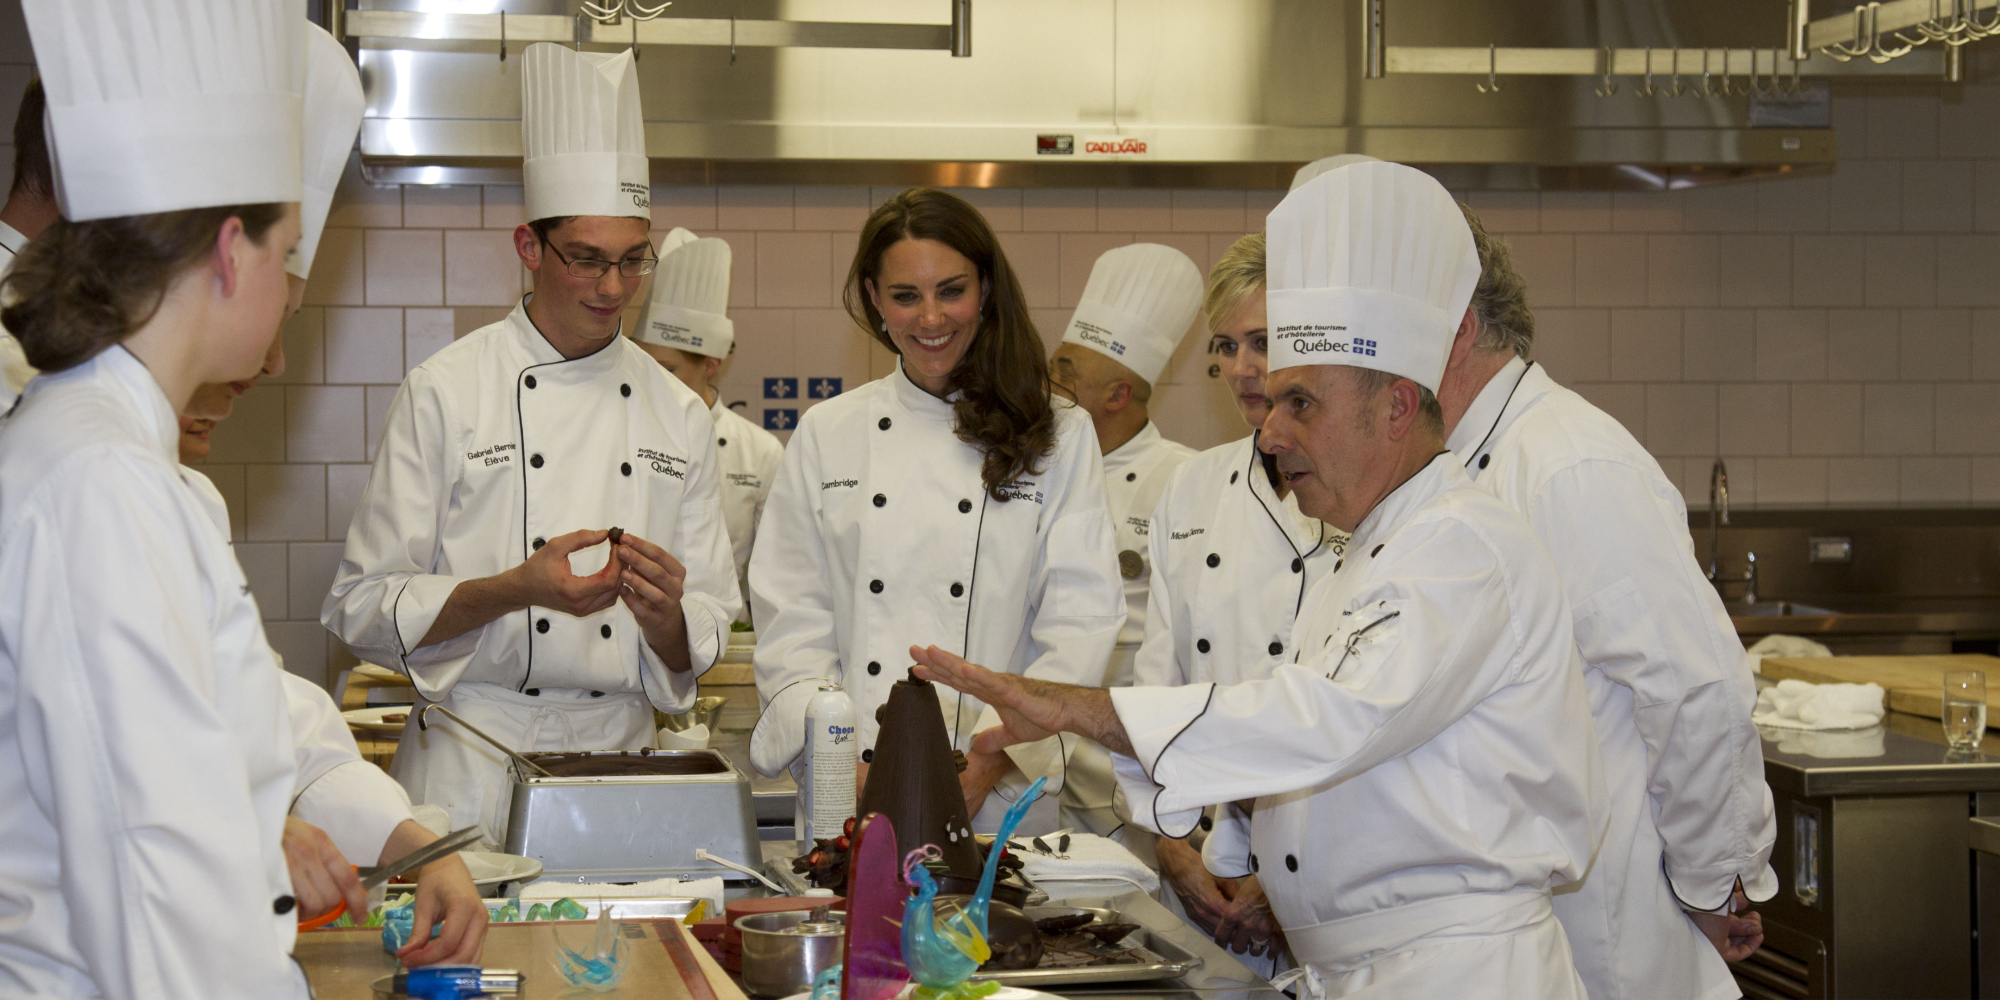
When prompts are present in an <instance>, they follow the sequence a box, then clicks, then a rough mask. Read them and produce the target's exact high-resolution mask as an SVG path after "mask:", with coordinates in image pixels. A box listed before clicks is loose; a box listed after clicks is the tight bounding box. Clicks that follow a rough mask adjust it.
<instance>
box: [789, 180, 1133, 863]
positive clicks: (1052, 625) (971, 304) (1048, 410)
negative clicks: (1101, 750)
mask: <svg viewBox="0 0 2000 1000" xmlns="http://www.w3.org/2000/svg"><path fill="white" fill-rule="evenodd" d="M859 243H860V245H859V246H858V247H857V248H856V251H855V256H854V264H853V266H852V267H851V268H850V270H849V272H848V281H847V290H846V303H847V309H848V312H849V314H850V315H852V316H853V317H854V319H855V322H856V323H858V324H860V325H861V326H862V327H863V328H864V329H866V330H867V331H868V332H869V334H870V335H872V336H873V337H874V338H875V339H876V340H877V341H879V342H880V343H881V344H882V345H883V346H884V347H887V348H888V349H889V350H890V351H892V352H894V353H895V354H896V355H898V357H899V361H898V364H897V366H896V370H895V371H894V372H892V373H890V374H889V375H887V376H886V377H884V378H881V379H877V380H875V381H873V382H870V383H868V384H867V385H864V386H862V387H860V388H859V389H856V390H855V391H853V392H850V393H847V394H846V395H843V396H840V397H838V398H836V399H833V400H830V401H828V402H825V403H822V404H820V405H819V406H816V407H814V408H813V409H811V410H809V411H807V413H806V415H805V417H804V419H802V420H801V421H800V422H799V427H798V429H797V430H796V431H795V432H793V435H792V440H791V443H790V445H789V446H787V448H786V449H785V463H784V466H783V468H782V469H781V470H780V472H779V474H778V481H777V484H776V485H775V486H774V487H773V488H772V491H771V499H770V502H769V504H768V505H767V506H766V508H765V512H764V523H763V528H762V529H761V531H762V533H761V534H760V535H759V536H758V545H757V550H756V553H755V554H754V555H753V556H752V557H751V560H750V597H751V602H752V606H753V608H754V610H755V612H756V621H757V632H758V644H757V654H756V665H757V690H758V698H759V701H760V702H762V704H763V708H764V712H763V715H762V717H761V718H760V719H759V720H758V723H757V730H756V733H755V735H754V736H753V737H752V744H751V745H752V751H751V752H752V759H753V762H754V763H755V764H756V766H757V768H758V769H759V770H761V771H763V772H765V773H766V774H776V773H778V772H779V771H781V770H784V769H785V768H787V767H803V762H802V758H801V755H800V751H801V749H802V748H803V742H804V735H805V732H804V721H805V720H804V716H805V708H806V703H807V701H809V700H810V699H811V697H812V696H813V694H814V693H815V692H816V691H817V690H818V686H819V682H821V681H826V680H832V681H836V682H838V683H840V684H841V685H842V686H843V687H844V688H846V689H847V691H848V693H849V694H850V695H851V696H852V697H853V699H854V705H855V710H856V716H857V719H858V722H859V730H858V732H857V733H856V736H857V739H858V742H859V746H860V747H861V748H862V751H861V759H862V761H863V764H862V769H863V773H864V775H865V773H866V768H867V763H868V762H869V761H871V760H872V759H873V757H874V752H875V747H874V744H875V736H876V721H875V709H876V707H877V706H879V705H881V704H882V703H883V702H884V701H885V700H886V699H887V697H888V694H889V687H890V685H891V684H892V683H894V682H895V681H897V680H900V679H902V677H903V676H904V673H905V671H906V669H907V668H908V667H909V666H910V662H911V661H910V655H909V649H910V647H911V646H912V645H929V644H932V643H936V644H938V645H941V646H944V647H946V648H949V649H952V650H954V651H959V650H979V651H980V652H981V653H983V654H984V655H986V656H988V657H989V659H988V660H983V661H980V662H991V663H999V664H1006V665H1007V668H1008V669H1011V670H1013V671H1014V672H1017V673H1026V674H1029V675H1032V676H1036V677H1045V678H1048V679H1050V680H1060V681H1067V682H1069V683H1078V684H1097V683H1100V682H1101V680H1102V675H1103V671H1104V663H1105V660H1106V658H1107V657H1108V656H1109V655H1110V653H1111V647H1112V644H1113V643H1114V642H1115V641H1116V640H1117V636H1118V628H1119V626H1120V624H1121V623H1122V622H1123V620H1124V597H1123V593H1124V592H1123V589H1122V588H1121V585H1120V582H1119V576H1118V567H1117V562H1116V559H1115V557H1114V555H1113V551H1112V532H1111V522H1110V516H1109V514H1108V513H1107V511H1106V507H1105V502H1104V483H1103V472H1102V468H1103V466H1102V464H1101V461H1100V459H1099V456H1098V448H1097V437H1096V434H1095V432H1094V431H1092V430H1091V424H1090V418H1089V417H1088V416H1087V415H1085V414H1084V413H1083V411H1081V410H1078V409H1076V408H1075V407H1074V406H1072V405H1070V404H1069V403H1067V402H1065V401H1063V400H1061V399H1054V400H1052V399H1051V398H1050V395H1049V380H1048V365H1047V361H1046V360H1045V358H1044V348H1043V345H1042V341H1041V338H1040V337H1039V336H1038V335H1037V334H1036V332H1035V327H1034V323H1033V322H1032V321H1031V320H1030V319H1029V317H1028V308H1027V298H1026V296H1025V295H1023V294H1022V291H1021V287H1020V283H1019V281H1018V280H1017V279H1016V277H1015V275H1014V271H1013V268H1012V267H1010V266H1009V265H1008V263H1007V257H1006V254H1005V253H1003V252H1002V251H1001V249H1000V244H999V241H998V240H997V239H995V238H994V236H993V230H992V228H991V227H989V226H988V225H987V224H986V220H985V219H984V218H982V217H981V216H980V215H979V212H978V210H977V209H975V208H973V207H972V206H971V205H969V204H967V203H966V202H965V201H964V200H962V199H960V198H957V197H955V196H953V195H950V194H947V193H945V192H942V191H934V190H927V189H912V190H909V191H904V192H903V193H901V194H898V195H896V196H895V197H893V198H890V199H889V200H888V201H886V202H884V203H883V204H882V205H881V206H880V207H878V208H876V209H875V212H874V214H872V215H871V216H869V219H868V223H867V225H865V226H864V227H863V228H862V231H861V239H860V241H859ZM940 708H941V710H942V711H943V712H944V715H945V722H946V728H947V729H948V730H949V731H950V733H951V736H952V741H953V745H954V746H955V747H956V748H957V749H960V750H965V751H967V752H968V756H969V757H970V762H969V766H968V767H967V768H966V770H965V771H964V772H963V773H962V774H961V775H960V783H961V785H962V787H963V789H964V791H965V795H966V802H967V805H968V807H969V809H970V811H972V812H973V813H975V816H974V820H973V825H974V828H975V829H976V830H988V831H990V830H991V829H992V827H993V826H994V825H997V823H998V820H999V814H1000V813H1001V812H1002V811H1004V808H1005V806H1006V805H1007V802H1004V801H995V802H994V803H993V804H992V806H991V807H990V808H986V809H985V811H984V813H983V814H980V813H981V807H982V805H984V804H985V803H986V802H987V798H988V793H989V792H991V791H993V790H994V789H995V788H996V787H997V788H999V789H1000V791H1001V794H1000V795H999V796H997V797H996V798H997V799H1012V798H1016V797H1018V795H1019V792H1020V791H1021V790H1022V789H1024V788H1025V787H1026V784H1027V782H1028V781H1032V780H1033V779H1034V778H1036V777H1039V776H1043V775H1047V776H1049V788H1048V795H1047V796H1046V797H1045V799H1044V800H1043V805H1042V806H1040V807H1038V809H1037V811H1036V812H1034V813H1031V814H1030V817H1029V820H1028V822H1027V824H1025V825H1024V826H1023V827H1022V830H1023V832H1028V833H1032V832H1035V830H1034V827H1035V825H1036V823H1037V821H1038V820H1040V821H1041V822H1043V823H1047V824H1050V825H1052V823H1053V820H1054V817H1055V806H1054V801H1055V793H1056V792H1058V791H1059V790H1060V788H1061V781H1062V772H1063V755H1064V749H1065V748H1064V746H1063V745H1062V744H1060V743H1059V742H1057V741H1055V740H1050V741H1049V742H1047V743H1046V744H1038V745H1035V746H1030V747H1016V748H1013V749H1012V750H1011V751H1010V752H1009V753H1007V754H1000V753H996V754H991V755H985V754H976V753H971V752H970V751H971V741H972V734H973V733H974V732H976V731H978V730H979V729H984V728H987V727H989V726H992V725H995V724H997V722H996V720H995V719H994V718H992V717H991V713H990V712H987V711H986V710H985V707H984V706H982V705H980V704H979V703H977V702H976V701H974V700H972V699H969V698H961V697H960V696H958V695H956V694H951V695H950V696H949V697H948V698H947V699H945V700H943V701H942V702H941V704H940ZM982 712H985V713H986V715H987V717H986V718H984V719H982V718H981V715H982ZM1010 756H1011V760H1010V759H1009V757H1010ZM1043 813H1046V816H1045V817H1044V816H1043V815H1042V814H1043Z"/></svg>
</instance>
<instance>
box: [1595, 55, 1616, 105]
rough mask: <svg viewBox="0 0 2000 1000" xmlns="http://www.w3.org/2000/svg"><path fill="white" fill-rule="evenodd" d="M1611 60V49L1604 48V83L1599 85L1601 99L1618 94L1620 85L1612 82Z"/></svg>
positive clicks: (1598, 90) (1598, 92) (1598, 93)
mask: <svg viewBox="0 0 2000 1000" xmlns="http://www.w3.org/2000/svg"><path fill="white" fill-rule="evenodd" d="M1611 58H1612V52H1611V47H1610V46H1608V45H1607V46H1605V47H1604V82H1602V83H1600V84H1598V85H1597V96H1599V97H1610V96H1611V95H1612V94H1615V93H1617V92H1618V85H1617V84H1615V83H1613V82H1611Z"/></svg>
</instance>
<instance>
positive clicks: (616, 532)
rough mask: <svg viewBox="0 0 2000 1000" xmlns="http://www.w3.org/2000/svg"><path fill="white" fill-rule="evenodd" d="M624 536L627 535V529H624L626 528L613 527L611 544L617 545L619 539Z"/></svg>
mask: <svg viewBox="0 0 2000 1000" xmlns="http://www.w3.org/2000/svg"><path fill="white" fill-rule="evenodd" d="M623 537H625V529H624V528H613V529H611V544H613V545H616V544H618V540H619V539H620V538H623Z"/></svg>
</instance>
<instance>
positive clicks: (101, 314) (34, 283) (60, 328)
mask: <svg viewBox="0 0 2000 1000" xmlns="http://www.w3.org/2000/svg"><path fill="white" fill-rule="evenodd" d="M284 214H285V206H284V205H282V204H279V203H276V202H270V203H266V204H261V205H225V206H221V207H217V208H191V209H185V210H183V211H178V212H159V213H155V214H152V215H125V216H119V217H117V218H111V219H93V220H91V221H89V222H65V221H58V222H56V224H55V225H52V226H50V227H49V228H48V229H47V230H46V231H45V232H43V233H42V234H41V235H40V236H37V237H35V238H34V239H32V240H30V241H28V246H27V249H25V250H22V251H21V255H20V256H19V257H16V258H14V269H13V270H12V271H10V272H8V274H7V279H6V282H5V283H4V284H0V301H5V300H7V299H12V300H13V304H12V305H9V306H8V307H7V308H6V309H5V310H0V324H5V325H6V327H7V330H8V331H9V332H10V333H12V334H13V335H14V336H15V337H16V338H17V339H19V340H20V342H21V350H22V351H23V353H25V354H27V356H28V363H29V364H31V365H34V366H35V367H36V368H38V369H40V370H42V371H45V372H59V371H62V370H63V369H65V368H74V367H76V366H77V365H80V364H82V363H84V362H85V361H89V360H90V359H91V358H93V357H96V356H97V354H98V352H100V351H102V350H104V349H105V348H107V347H110V346H112V345H113V344H116V343H118V342H119V341H121V340H124V339H125V338H126V337H129V336H131V335H132V334H133V333H135V332H137V331H138V329H139V328H140V327H142V326H145V325H146V323H147V322H148V321H149V320H151V319H152V318H153V314H154V313H155V312H158V311H159V308H160V302H161V300H162V299H164V298H165V297H166V294H167V289H168V287H169V286H170V285H172V284H173V282H174V279H176V278H178V277H180V276H181V273H182V272H184V271H186V270H187V269H188V268H191V267H194V266H195V265H196V264H198V263H200V262H201V260H203V259H204V258H206V257H207V256H208V255H209V254H210V253H211V252H212V251H214V249H215V236H216V234H217V233H218V232H220V231H221V229H222V225H223V223H225V222H228V221H229V220H230V219H231V218H232V217H234V218H239V219H242V220H243V232H244V233H245V235H247V236H249V237H250V238H251V239H252V240H255V241H257V242H258V243H259V244H261V243H263V241H264V237H265V236H266V235H267V234H269V233H270V231H271V227H272V226H274V225H276V224H277V222H278V220H279V219H281V218H284Z"/></svg>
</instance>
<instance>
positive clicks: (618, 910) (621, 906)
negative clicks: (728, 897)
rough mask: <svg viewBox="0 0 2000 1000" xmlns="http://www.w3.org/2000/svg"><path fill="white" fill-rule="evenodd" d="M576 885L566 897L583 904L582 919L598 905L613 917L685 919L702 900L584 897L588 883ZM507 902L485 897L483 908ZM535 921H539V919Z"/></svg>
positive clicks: (592, 915)
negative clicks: (569, 895) (609, 908)
mask: <svg viewBox="0 0 2000 1000" xmlns="http://www.w3.org/2000/svg"><path fill="white" fill-rule="evenodd" d="M577 888H578V889H579V890H583V891H579V892H578V893H577V894H576V895H573V896H571V897H569V898H571V899H574V900H576V902H577V904H578V905H580V906H582V907H583V909H584V916H583V919H585V920H595V919H597V910H598V908H599V907H600V906H609V907H611V916H612V918H613V919H615V920H647V919H653V918H672V919H675V920H685V919H687V916H688V914H690V913H693V912H694V910H695V907H697V906H700V905H701V904H702V900H699V899H696V898H694V897H692V896H605V897H601V898H600V897H597V896H586V895H584V891H588V890H589V888H590V884H589V883H588V882H585V883H582V884H579V885H578V886H577ZM508 902H510V900H505V899H489V900H486V909H487V910H488V911H489V912H491V911H493V910H497V909H499V908H500V907H502V906H504V905H506V904H507V903H508ZM554 902H555V900H552V899H540V900H533V901H530V902H529V903H528V904H527V905H524V906H522V907H521V909H522V911H524V912H525V911H526V910H527V909H528V907H529V906H533V905H534V904H535V903H554ZM709 916H719V914H713V913H711V914H709ZM537 922H538V923H539V922H540V921H537Z"/></svg>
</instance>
